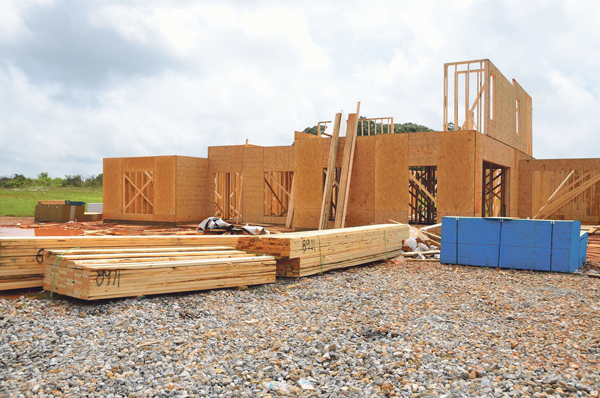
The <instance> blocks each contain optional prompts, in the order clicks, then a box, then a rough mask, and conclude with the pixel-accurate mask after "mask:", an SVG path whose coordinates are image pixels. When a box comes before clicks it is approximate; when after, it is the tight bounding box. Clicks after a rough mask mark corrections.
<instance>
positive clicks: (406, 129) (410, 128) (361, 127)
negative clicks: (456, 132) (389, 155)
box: [302, 116, 435, 136]
mask: <svg viewBox="0 0 600 398" xmlns="http://www.w3.org/2000/svg"><path fill="white" fill-rule="evenodd" d="M364 119H366V117H364V116H361V117H359V121H360V120H364ZM381 129H382V125H381V123H375V121H374V120H369V121H366V120H365V121H362V122H361V123H359V124H358V130H357V135H359V136H361V135H375V134H382V131H381ZM387 130H388V125H387V124H385V123H384V124H383V134H388V133H389V131H387ZM429 131H435V130H433V129H430V128H429V127H427V126H423V125H421V124H416V123H411V122H408V123H394V129H393V131H392V132H393V133H395V134H399V133H420V132H429ZM302 132H303V133H307V134H313V135H319V132H318V126H313V127H307V128H305V129H304V130H303V131H302Z"/></svg>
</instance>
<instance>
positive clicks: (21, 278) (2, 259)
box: [0, 235, 238, 290]
mask: <svg viewBox="0 0 600 398" xmlns="http://www.w3.org/2000/svg"><path fill="white" fill-rule="evenodd" d="M237 239H238V237H236V236H202V235H194V236H189V235H188V236H185V235H183V236H182V235H178V236H73V237H36V238H30V237H12V238H0V290H9V289H22V288H29V287H41V286H42V285H43V279H44V265H43V259H44V258H43V254H44V252H45V251H48V250H68V249H73V248H81V249H98V248H103V249H106V248H113V249H115V248H132V247H135V248H160V247H173V246H182V247H200V246H227V247H231V248H233V247H235V245H236V243H237Z"/></svg>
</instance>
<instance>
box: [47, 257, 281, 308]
mask: <svg viewBox="0 0 600 398" xmlns="http://www.w3.org/2000/svg"><path fill="white" fill-rule="evenodd" d="M44 267H45V276H44V289H46V290H48V291H52V292H56V293H58V294H63V295H67V296H71V297H75V298H79V299H84V300H98V299H107V298H116V297H133V296H140V295H147V294H160V293H174V292H184V291H193V290H204V289H217V288H225V287H235V286H248V285H257V284H266V283H274V282H275V258H274V257H270V256H256V255H249V254H247V253H246V252H244V251H240V250H233V249H231V248H228V247H194V248H187V249H186V250H184V249H183V248H181V247H172V248H171V247H165V248H161V249H156V250H145V249H128V250H112V249H111V250H89V249H88V250H71V251H55V252H54V251H51V252H49V253H48V254H47V255H45V258H44Z"/></svg>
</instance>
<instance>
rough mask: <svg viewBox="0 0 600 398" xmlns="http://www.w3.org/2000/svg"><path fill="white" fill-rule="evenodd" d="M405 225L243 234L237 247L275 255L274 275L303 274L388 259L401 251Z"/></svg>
mask: <svg viewBox="0 0 600 398" xmlns="http://www.w3.org/2000/svg"><path fill="white" fill-rule="evenodd" d="M408 236H409V232H408V225H404V224H382V225H370V226H364V227H352V228H342V229H329V230H321V231H308V232H294V233H287V234H280V235H276V236H268V235H267V236H251V237H245V236H242V237H240V239H239V242H238V245H237V246H236V248H237V249H238V250H245V251H248V252H251V253H259V254H265V255H270V256H275V257H277V258H278V259H277V276H283V277H302V276H308V275H314V274H318V273H321V272H325V271H329V270H333V269H338V268H346V267H351V266H354V265H360V264H367V263H371V262H374V261H380V260H387V259H391V258H393V257H395V256H397V255H399V254H400V253H402V241H403V240H404V239H407V238H408Z"/></svg>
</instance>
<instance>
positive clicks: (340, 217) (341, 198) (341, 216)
mask: <svg viewBox="0 0 600 398" xmlns="http://www.w3.org/2000/svg"><path fill="white" fill-rule="evenodd" d="M359 115H360V102H358V104H357V105H356V113H351V114H349V115H348V129H347V130H346V140H345V142H344V155H343V156H344V157H343V160H342V175H341V178H340V189H339V191H338V192H339V193H338V201H337V211H336V213H335V222H334V228H344V226H345V224H346V214H347V212H348V197H349V195H350V181H351V179H352V166H353V165H354V152H355V148H356V136H357V128H358V117H359ZM382 128H383V127H382Z"/></svg>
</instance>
